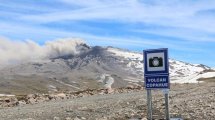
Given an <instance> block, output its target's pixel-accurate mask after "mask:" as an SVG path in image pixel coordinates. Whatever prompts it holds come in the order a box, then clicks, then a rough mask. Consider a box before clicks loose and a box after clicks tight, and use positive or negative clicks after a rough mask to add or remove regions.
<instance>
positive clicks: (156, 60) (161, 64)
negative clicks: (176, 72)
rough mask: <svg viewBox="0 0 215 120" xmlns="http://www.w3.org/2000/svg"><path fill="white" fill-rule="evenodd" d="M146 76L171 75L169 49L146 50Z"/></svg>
mask: <svg viewBox="0 0 215 120" xmlns="http://www.w3.org/2000/svg"><path fill="white" fill-rule="evenodd" d="M144 74H145V75H155V74H169V62H168V49H167V48H163V49H151V50H144Z"/></svg>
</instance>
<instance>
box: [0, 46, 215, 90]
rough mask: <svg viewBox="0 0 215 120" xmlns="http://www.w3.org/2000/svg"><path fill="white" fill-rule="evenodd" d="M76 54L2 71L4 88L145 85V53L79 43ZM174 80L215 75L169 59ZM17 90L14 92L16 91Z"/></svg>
mask: <svg viewBox="0 0 215 120" xmlns="http://www.w3.org/2000/svg"><path fill="white" fill-rule="evenodd" d="M73 48H75V49H76V54H70V52H66V53H65V52H64V54H63V55H60V54H59V52H57V53H58V54H59V55H58V56H56V54H55V57H49V58H43V59H40V60H34V61H28V62H22V63H20V64H18V65H14V66H8V67H5V68H4V69H1V70H0V86H1V91H3V92H4V91H5V92H7V91H11V90H12V92H13V93H14V92H26V90H27V91H28V92H32V91H33V92H44V91H45V92H46V91H58V90H74V91H78V90H81V89H87V88H101V87H106V88H109V87H123V86H127V85H130V84H132V85H136V84H139V85H140V84H141V85H142V84H143V81H144V79H143V55H142V53H136V52H130V51H127V50H122V49H118V48H113V47H99V46H95V47H89V46H88V45H86V44H83V43H81V44H79V45H77V46H76V47H73ZM169 63H170V76H171V78H170V79H171V82H179V83H190V82H191V83H195V82H198V80H205V78H213V77H215V71H214V70H212V69H211V68H209V67H207V66H205V65H201V64H189V63H186V62H182V61H178V60H174V59H169ZM13 90H14V91H13Z"/></svg>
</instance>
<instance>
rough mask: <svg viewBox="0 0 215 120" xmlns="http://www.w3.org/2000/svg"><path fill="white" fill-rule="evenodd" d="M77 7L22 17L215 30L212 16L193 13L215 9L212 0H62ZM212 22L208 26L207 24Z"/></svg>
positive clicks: (34, 19) (42, 21) (46, 20)
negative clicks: (143, 0) (108, 21)
mask: <svg viewBox="0 0 215 120" xmlns="http://www.w3.org/2000/svg"><path fill="white" fill-rule="evenodd" d="M63 2H66V3H70V5H71V6H74V5H78V6H82V7H80V8H77V9H71V10H68V9H65V10H63V11H57V12H56V11H53V12H49V13H45V14H40V15H24V16H22V17H21V19H22V20H27V21H29V20H30V21H35V22H39V23H40V22H41V23H49V22H56V21H64V20H73V21H74V20H75V21H78V20H114V21H119V22H129V23H134V22H141V23H148V24H155V25H163V26H171V27H184V28H193V29H201V30H205V31H210V32H215V30H214V29H212V28H213V27H215V25H214V24H213V21H214V18H215V16H213V17H210V18H205V16H201V15H200V16H199V15H196V14H197V13H199V12H200V11H205V10H210V9H215V1H193V2H191V1H189V2H188V1H178V0H174V1H173V2H172V0H168V1H165V2H164V1H162V2H160V1H157V0H155V1H152V2H151V3H146V2H141V1H139V0H124V1H123V2H122V1H119V0H112V1H102V0H91V1H87V2H86V1H81V0H78V1H74V0H71V1H69V0H63ZM210 26H212V27H210Z"/></svg>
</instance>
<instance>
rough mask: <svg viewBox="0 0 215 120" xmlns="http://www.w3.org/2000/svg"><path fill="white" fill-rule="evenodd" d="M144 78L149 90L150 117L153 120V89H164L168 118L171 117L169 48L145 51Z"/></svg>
mask: <svg viewBox="0 0 215 120" xmlns="http://www.w3.org/2000/svg"><path fill="white" fill-rule="evenodd" d="M143 56H144V78H145V88H146V90H147V104H148V119H149V120H152V119H153V118H152V95H151V90H153V89H163V90H164V95H165V109H166V111H165V113H166V120H170V117H169V88H170V82H169V59H168V49H167V48H164V49H152V50H145V51H144V55H143Z"/></svg>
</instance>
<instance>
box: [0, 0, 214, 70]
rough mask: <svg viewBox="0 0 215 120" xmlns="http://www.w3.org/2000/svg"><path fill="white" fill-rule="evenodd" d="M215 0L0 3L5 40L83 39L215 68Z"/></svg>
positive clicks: (0, 33) (29, 0) (3, 0)
mask: <svg viewBox="0 0 215 120" xmlns="http://www.w3.org/2000/svg"><path fill="white" fill-rule="evenodd" d="M214 20H215V1H214V0H0V28H1V29H0V36H1V37H6V38H9V39H10V40H14V41H25V40H29V39H30V40H33V41H35V42H37V43H39V44H44V43H45V42H46V41H50V40H55V39H58V38H65V37H79V38H83V39H85V41H86V42H87V43H89V44H90V45H102V46H115V47H119V48H124V49H129V50H133V51H139V52H141V51H142V50H144V49H152V48H169V54H170V55H169V56H170V57H171V58H174V59H178V60H181V61H186V62H191V63H202V64H205V65H208V66H211V67H215V55H214V53H215V50H214V48H215V39H214V38H215V21H214Z"/></svg>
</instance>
